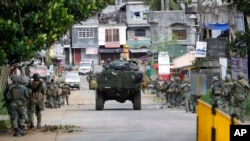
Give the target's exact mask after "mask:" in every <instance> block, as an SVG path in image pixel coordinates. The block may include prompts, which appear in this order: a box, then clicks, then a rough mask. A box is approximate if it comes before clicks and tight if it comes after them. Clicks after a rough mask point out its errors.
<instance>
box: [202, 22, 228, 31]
mask: <svg viewBox="0 0 250 141" xmlns="http://www.w3.org/2000/svg"><path fill="white" fill-rule="evenodd" d="M203 28H208V29H210V30H222V31H227V30H229V24H228V23H216V24H213V23H203Z"/></svg>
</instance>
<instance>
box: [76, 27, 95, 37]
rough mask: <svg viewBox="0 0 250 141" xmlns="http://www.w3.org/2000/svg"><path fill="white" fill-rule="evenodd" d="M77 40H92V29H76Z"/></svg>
mask: <svg viewBox="0 0 250 141" xmlns="http://www.w3.org/2000/svg"><path fill="white" fill-rule="evenodd" d="M78 38H94V29H93V28H81V29H78Z"/></svg>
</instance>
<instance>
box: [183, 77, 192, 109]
mask: <svg viewBox="0 0 250 141" xmlns="http://www.w3.org/2000/svg"><path fill="white" fill-rule="evenodd" d="M181 93H182V95H183V96H184V98H185V109H186V112H190V111H192V109H193V103H192V100H191V87H190V82H189V79H188V78H184V79H183V81H182V83H181Z"/></svg>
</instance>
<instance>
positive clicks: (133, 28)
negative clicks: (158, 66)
mask: <svg viewBox="0 0 250 141" xmlns="http://www.w3.org/2000/svg"><path fill="white" fill-rule="evenodd" d="M123 7H124V8H125V9H126V10H125V12H126V25H127V45H128V48H129V57H130V58H140V57H142V56H145V55H147V53H148V52H149V48H150V45H151V38H150V25H149V24H148V22H147V14H148V12H149V6H148V5H146V4H145V3H144V2H142V1H128V2H126V3H125V5H124V6H123Z"/></svg>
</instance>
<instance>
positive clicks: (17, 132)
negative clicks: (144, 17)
mask: <svg viewBox="0 0 250 141" xmlns="http://www.w3.org/2000/svg"><path fill="white" fill-rule="evenodd" d="M13 136H14V137H18V136H20V132H19V129H18V128H14V134H13Z"/></svg>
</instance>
